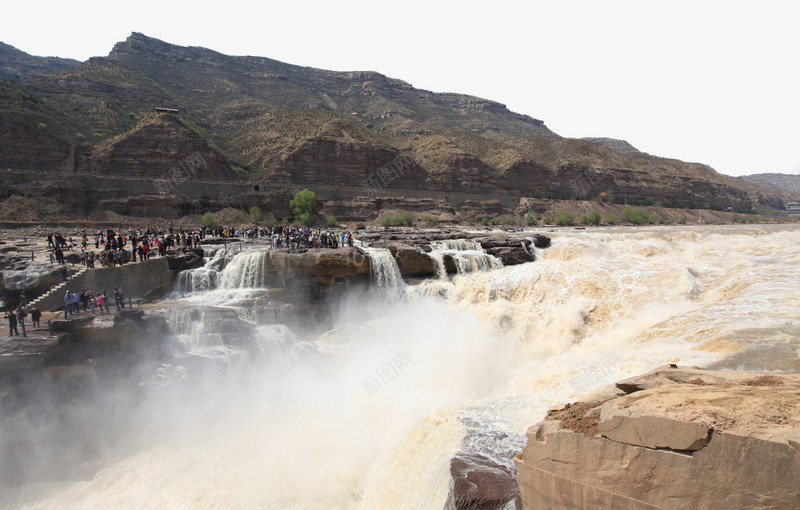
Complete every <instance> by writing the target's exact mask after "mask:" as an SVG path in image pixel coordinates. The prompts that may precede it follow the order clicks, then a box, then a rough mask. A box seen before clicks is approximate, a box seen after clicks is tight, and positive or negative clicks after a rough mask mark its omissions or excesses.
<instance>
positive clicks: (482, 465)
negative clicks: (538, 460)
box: [445, 454, 519, 510]
mask: <svg viewBox="0 0 800 510" xmlns="http://www.w3.org/2000/svg"><path fill="white" fill-rule="evenodd" d="M450 475H451V476H452V477H453V488H452V490H451V492H450V495H449V496H448V501H447V504H446V505H445V508H446V509H448V510H449V509H454V510H501V509H503V508H505V506H506V504H508V502H509V501H512V500H513V499H514V498H516V497H517V496H518V495H519V490H518V489H517V480H516V478H515V477H514V473H512V472H511V471H510V470H509V468H508V466H504V465H502V464H499V463H497V462H495V461H493V460H492V459H490V458H488V457H486V456H484V455H480V454H472V455H468V454H458V455H456V456H455V457H453V458H452V459H451V460H450Z"/></svg>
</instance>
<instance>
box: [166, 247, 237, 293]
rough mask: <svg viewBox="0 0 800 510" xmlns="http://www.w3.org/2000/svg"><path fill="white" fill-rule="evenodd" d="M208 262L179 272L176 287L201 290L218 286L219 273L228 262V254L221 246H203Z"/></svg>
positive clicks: (194, 290) (178, 289)
mask: <svg viewBox="0 0 800 510" xmlns="http://www.w3.org/2000/svg"><path fill="white" fill-rule="evenodd" d="M203 251H204V254H205V259H206V263H205V264H204V265H203V267H198V268H196V269H189V270H186V271H181V272H179V273H178V278H177V280H176V282H175V289H176V290H177V291H178V292H200V291H204V290H211V289H215V288H217V285H218V283H219V275H220V272H221V271H222V270H223V268H224V267H225V265H226V264H227V262H228V261H229V260H230V258H229V257H228V254H227V253H226V251H225V250H224V249H222V248H221V247H216V246H214V247H210V246H207V247H205V248H203Z"/></svg>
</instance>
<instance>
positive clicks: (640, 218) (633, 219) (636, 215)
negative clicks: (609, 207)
mask: <svg viewBox="0 0 800 510" xmlns="http://www.w3.org/2000/svg"><path fill="white" fill-rule="evenodd" d="M622 215H623V216H624V217H625V219H626V220H627V221H628V222H630V223H633V224H634V225H641V224H643V223H650V221H651V220H652V218H650V213H648V212H647V211H645V210H644V209H631V208H630V207H626V208H625V209H623V210H622Z"/></svg>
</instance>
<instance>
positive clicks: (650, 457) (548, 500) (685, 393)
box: [515, 366, 800, 510]
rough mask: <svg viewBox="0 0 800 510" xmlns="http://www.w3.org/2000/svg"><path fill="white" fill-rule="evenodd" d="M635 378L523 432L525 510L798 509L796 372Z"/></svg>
mask: <svg viewBox="0 0 800 510" xmlns="http://www.w3.org/2000/svg"><path fill="white" fill-rule="evenodd" d="M636 381H638V382H636ZM636 385H639V386H642V387H644V386H647V389H642V390H638V391H636V390H634V392H633V393H631V394H628V395H623V396H620V397H617V398H613V399H610V400H608V401H606V402H597V403H594V404H584V403H579V404H573V405H567V406H565V407H562V408H559V409H554V410H552V411H551V412H550V413H549V414H548V416H547V418H546V419H545V420H544V421H543V422H541V423H539V424H537V425H535V426H533V427H531V428H530V429H529V430H528V434H527V435H528V444H527V446H526V447H525V449H524V450H523V452H522V455H520V456H518V457H517V458H516V459H515V463H516V465H517V470H518V474H517V483H518V485H519V489H520V494H521V498H522V503H523V508H525V509H534V508H536V509H538V508H556V509H558V508H563V509H567V508H615V509H621V510H625V509H653V508H676V509H681V508H686V509H689V508H691V509H696V508H699V509H716V508H797V507H798V503H800V496H799V495H798V494H799V493H798V489H797V487H798V486H797V480H798V479H800V398H798V391H799V390H800V375H798V374H769V375H766V374H757V373H734V372H718V371H704V370H702V369H696V368H691V369H679V368H678V367H675V366H665V367H661V368H659V369H658V370H657V371H654V372H651V373H649V374H646V375H645V376H642V377H639V378H635V379H634V380H628V381H627V382H626V383H625V387H626V388H628V389H631V388H633V387H634V386H636Z"/></svg>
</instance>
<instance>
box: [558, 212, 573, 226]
mask: <svg viewBox="0 0 800 510" xmlns="http://www.w3.org/2000/svg"><path fill="white" fill-rule="evenodd" d="M573 223H575V215H574V214H572V213H571V212H569V211H565V212H563V213H561V216H559V217H558V218H556V225H560V226H568V225H572V224H573Z"/></svg>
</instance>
